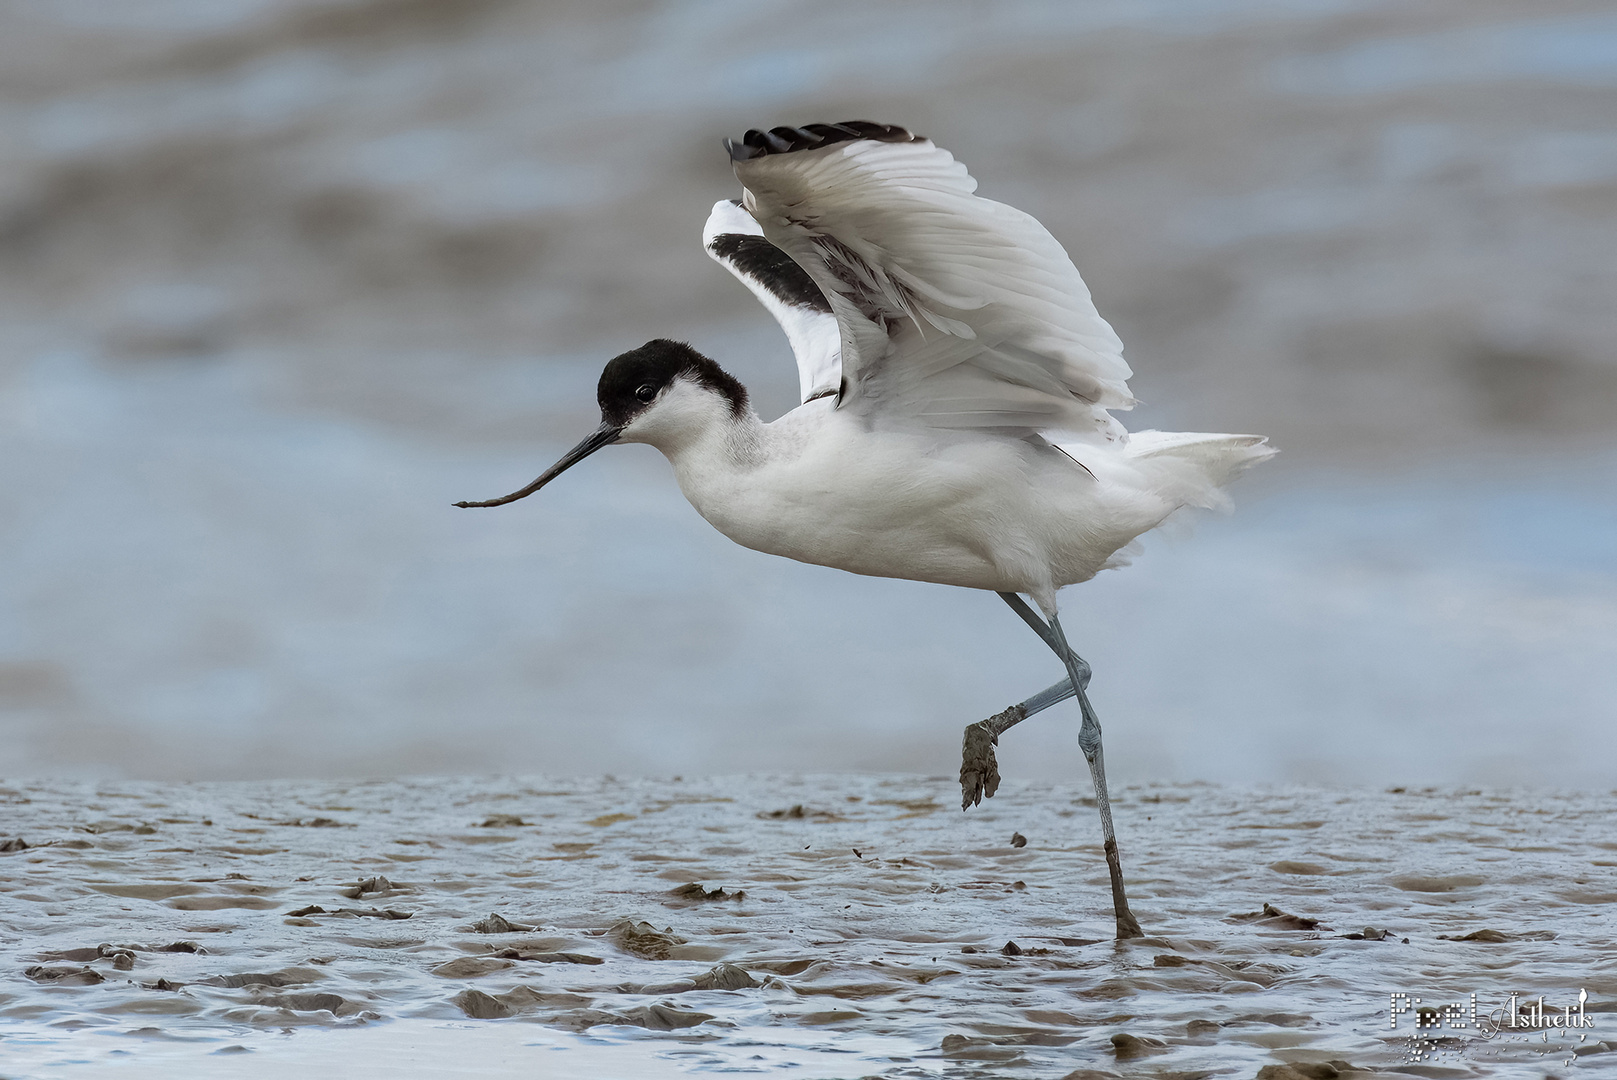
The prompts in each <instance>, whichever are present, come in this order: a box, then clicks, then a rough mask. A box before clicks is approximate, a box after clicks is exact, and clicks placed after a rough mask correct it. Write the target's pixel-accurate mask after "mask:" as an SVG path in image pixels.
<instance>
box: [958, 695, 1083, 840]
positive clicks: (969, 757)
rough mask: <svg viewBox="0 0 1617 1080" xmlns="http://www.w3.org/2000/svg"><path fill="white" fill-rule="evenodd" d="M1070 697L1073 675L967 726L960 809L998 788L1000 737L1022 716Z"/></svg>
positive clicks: (982, 798)
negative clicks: (1019, 702)
mask: <svg viewBox="0 0 1617 1080" xmlns="http://www.w3.org/2000/svg"><path fill="white" fill-rule="evenodd" d="M1070 697H1072V678H1071V677H1070V676H1069V677H1068V678H1065V679H1062V680H1061V681H1060V682H1058V683H1055V684H1053V685H1051V686H1047V687H1045V688H1044V689H1043V690H1040V691H1039V692H1038V693H1037V694H1034V695H1033V696H1032V697H1030V698H1028V699H1027V700H1026V701H1024V702H1022V703H1021V704H1019V705H1012V706H1011V707H1010V708H1008V709H1006V710H1005V711H1004V712H1001V713H995V714H994V715H993V716H990V717H989V718H988V719H987V720H979V721H977V722H976V723H975V724H968V725H967V726H966V734H965V737H964V738H962V739H961V743H960V809H962V810H966V809H969V808H971V807H973V806H976V805H977V804H978V803H980V802H982V801H983V800H984V799H991V798H993V797H994V792H996V791H998V790H999V762H998V761H997V760H995V758H994V747H996V746H998V745H999V737H1000V736H1001V735H1003V734H1005V733H1006V732H1007V731H1009V730H1010V729H1011V728H1013V727H1015V726H1016V725H1017V724H1020V723H1021V722H1022V721H1023V720H1026V719H1027V718H1028V717H1030V716H1032V715H1034V714H1035V713H1041V712H1043V711H1044V710H1046V709H1048V708H1049V707H1050V706H1052V705H1057V704H1060V703H1061V702H1063V701H1066V700H1067V699H1068V698H1070Z"/></svg>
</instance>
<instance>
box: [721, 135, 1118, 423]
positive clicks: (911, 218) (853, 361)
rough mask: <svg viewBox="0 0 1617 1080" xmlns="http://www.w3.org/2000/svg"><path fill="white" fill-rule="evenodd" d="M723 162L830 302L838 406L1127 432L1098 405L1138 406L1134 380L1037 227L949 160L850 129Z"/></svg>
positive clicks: (925, 146) (736, 151) (770, 139)
mask: <svg viewBox="0 0 1617 1080" xmlns="http://www.w3.org/2000/svg"><path fill="white" fill-rule="evenodd" d="M730 155H731V158H732V161H733V163H734V166H735V172H736V176H737V177H738V178H739V179H740V180H741V182H742V184H743V185H745V188H746V192H745V197H744V198H743V200H742V205H743V207H744V208H745V209H746V211H748V213H749V214H750V215H751V217H752V218H753V219H754V220H755V221H756V222H757V224H758V226H759V228H760V230H761V232H762V235H763V237H764V238H765V239H766V240H768V241H769V242H770V243H772V244H773V245H774V246H775V247H777V248H779V249H781V250H782V251H784V252H785V253H786V254H787V255H789V256H790V257H791V258H792V260H793V261H794V262H795V263H796V264H797V265H798V266H800V267H802V268H803V269H804V270H805V271H807V274H808V276H809V277H810V278H811V279H812V280H813V282H814V283H815V284H816V285H817V286H818V287H819V289H820V291H821V293H822V294H823V295H824V296H825V297H826V299H827V300H828V301H829V303H830V307H831V311H832V314H833V315H834V316H835V318H836V322H837V325H838V333H839V339H840V341H839V344H840V368H841V376H842V382H841V386H842V397H841V398H840V400H839V407H842V408H848V407H857V408H863V409H867V410H870V411H872V412H875V413H880V414H882V415H890V416H894V417H898V416H909V417H912V418H913V419H915V420H917V421H919V422H922V423H925V424H927V425H928V426H933V427H940V428H965V429H976V430H999V431H1003V432H1006V433H1017V432H1020V433H1028V434H1031V433H1050V434H1056V433H1059V434H1060V435H1062V436H1068V437H1071V438H1075V439H1077V440H1080V441H1110V440H1116V439H1119V438H1123V437H1124V431H1123V428H1122V425H1120V424H1119V423H1118V422H1117V421H1116V420H1115V419H1113V418H1112V416H1111V415H1110V414H1109V413H1108V412H1107V411H1106V410H1108V409H1126V408H1129V407H1130V406H1132V405H1133V404H1134V398H1133V396H1132V395H1131V394H1130V393H1129V389H1128V383H1127V380H1128V378H1129V375H1130V374H1131V372H1130V371H1129V367H1128V365H1127V364H1126V363H1124V361H1123V356H1122V348H1123V346H1122V342H1121V341H1119V340H1118V337H1117V334H1116V333H1114V332H1113V330H1112V328H1111V327H1110V326H1109V325H1107V323H1106V321H1105V320H1104V319H1102V318H1101V317H1100V315H1099V313H1098V312H1096V310H1095V305H1094V302H1093V301H1092V300H1091V299H1090V295H1089V289H1088V288H1087V287H1086V286H1085V285H1084V281H1083V278H1082V277H1080V276H1079V274H1078V270H1077V268H1076V267H1074V266H1073V264H1072V260H1071V259H1070V258H1068V256H1067V253H1066V251H1065V250H1063V249H1062V247H1061V245H1060V244H1059V243H1058V242H1057V241H1056V239H1055V238H1054V237H1052V236H1051V235H1050V234H1049V232H1048V231H1046V230H1045V228H1044V226H1042V225H1040V224H1039V223H1038V221H1036V220H1035V219H1034V218H1032V217H1031V216H1029V215H1027V214H1024V213H1023V212H1021V211H1020V210H1016V209H1014V208H1012V207H1009V206H1006V205H1004V204H1003V203H997V202H993V201H991V200H988V199H981V198H978V197H977V196H976V195H975V194H974V192H975V191H976V187H977V182H976V181H975V180H973V179H972V178H971V176H970V175H969V174H968V173H967V172H966V169H965V166H963V165H961V164H960V163H959V162H957V161H955V159H954V157H953V156H952V155H950V154H949V153H948V152H947V151H945V150H941V149H939V148H938V147H936V146H934V145H933V144H932V143H931V142H930V141H928V140H926V139H922V138H918V137H916V136H914V135H912V134H910V133H909V132H908V131H905V130H904V129H903V128H897V127H891V126H887V125H882V124H873V123H869V122H868V121H852V122H848V123H843V124H810V125H807V126H806V127H803V128H775V129H773V130H771V131H768V132H760V131H749V132H748V133H747V134H746V136H745V138H743V140H742V141H741V142H740V143H732V144H730ZM755 291H756V290H755ZM765 302H766V303H768V301H767V300H766V301H765ZM788 333H790V330H788ZM801 355H802V354H801V353H799V356H800V358H801Z"/></svg>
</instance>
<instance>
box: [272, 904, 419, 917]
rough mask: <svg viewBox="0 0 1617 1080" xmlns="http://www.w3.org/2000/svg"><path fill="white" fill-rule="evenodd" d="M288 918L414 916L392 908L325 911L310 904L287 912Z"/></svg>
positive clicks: (316, 905) (409, 912) (317, 905)
mask: <svg viewBox="0 0 1617 1080" xmlns="http://www.w3.org/2000/svg"><path fill="white" fill-rule="evenodd" d="M286 914H287V917H288V918H292V919H304V918H308V917H309V916H310V915H335V916H338V917H339V918H347V919H408V918H410V917H411V916H412V915H414V914H415V912H413V911H394V910H393V909H392V908H346V907H345V908H336V909H334V910H332V911H327V910H326V909H325V908H323V907H321V906H320V905H319V904H310V905H308V906H307V907H300V908H298V909H297V910H296V911H288V912H287V913H286Z"/></svg>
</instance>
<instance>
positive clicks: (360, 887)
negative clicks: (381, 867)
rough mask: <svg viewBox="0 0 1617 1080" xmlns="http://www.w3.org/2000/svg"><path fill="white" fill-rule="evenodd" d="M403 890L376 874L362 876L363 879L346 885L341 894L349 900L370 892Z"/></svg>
mask: <svg viewBox="0 0 1617 1080" xmlns="http://www.w3.org/2000/svg"><path fill="white" fill-rule="evenodd" d="M403 891H404V889H403V887H402V886H400V885H395V884H393V882H391V881H389V880H388V879H387V878H385V877H383V876H381V875H380V874H378V875H377V876H375V877H370V878H364V879H363V880H361V881H359V882H356V883H355V884H353V885H350V886H348V887H347V888H345V889H343V890H342V894H343V895H344V896H346V897H348V899H350V900H358V899H359V898H360V897H362V896H367V895H369V894H371V893H395V892H403Z"/></svg>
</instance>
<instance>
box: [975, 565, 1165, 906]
mask: <svg viewBox="0 0 1617 1080" xmlns="http://www.w3.org/2000/svg"><path fill="white" fill-rule="evenodd" d="M999 595H1000V597H1001V598H1002V599H1003V600H1004V601H1005V602H1006V603H1007V604H1009V605H1010V607H1011V610H1012V611H1015V612H1016V614H1017V615H1019V616H1020V617H1021V618H1022V621H1023V622H1025V623H1027V624H1028V626H1029V627H1030V628H1032V630H1033V632H1034V633H1036V634H1038V635H1039V637H1041V638H1042V639H1044V643H1045V644H1046V645H1048V646H1050V649H1051V651H1052V652H1054V653H1055V654H1056V655H1057V656H1058V657H1060V658H1061V661H1062V663H1063V664H1065V665H1066V668H1067V678H1066V679H1065V680H1063V681H1062V682H1061V683H1057V684H1056V685H1055V686H1051V687H1050V688H1049V689H1047V690H1044V691H1042V692H1040V693H1038V694H1035V695H1034V696H1033V697H1031V698H1029V699H1027V700H1026V701H1024V702H1022V703H1021V704H1019V705H1013V706H1011V707H1010V708H1009V709H1006V710H1005V711H1004V712H1002V713H999V714H998V715H996V716H992V717H990V718H989V719H987V720H984V721H982V722H980V723H978V724H973V725H972V726H971V727H968V728H967V729H966V737H965V743H964V746H963V747H962V751H963V752H962V763H961V770H960V783H961V788H962V791H963V793H964V795H965V800H964V804H971V803H975V802H977V801H979V800H980V795H978V797H977V798H973V795H974V793H975V792H974V790H973V789H974V788H975V790H976V792H980V793H981V794H986V795H988V796H992V795H993V794H994V791H995V790H997V789H998V787H999V769H998V767H997V764H996V763H995V762H994V752H993V746H994V745H995V744H996V743H998V741H999V736H1000V735H1001V734H1003V733H1004V732H1005V731H1007V730H1009V729H1010V728H1012V727H1014V726H1015V725H1016V724H1019V723H1021V722H1022V721H1023V720H1025V719H1027V717H1029V716H1032V715H1033V714H1034V713H1035V712H1039V711H1041V710H1042V709H1046V708H1049V707H1050V706H1051V705H1054V704H1055V703H1056V702H1058V701H1064V700H1066V698H1068V697H1070V696H1074V695H1076V696H1077V698H1078V706H1079V709H1080V710H1081V711H1082V713H1083V726H1082V727H1081V728H1079V731H1078V748H1079V749H1080V750H1082V751H1083V753H1084V760H1085V761H1086V762H1088V763H1089V775H1090V779H1091V780H1092V781H1093V782H1094V785H1095V803H1096V805H1097V806H1098V807H1099V809H1100V824H1101V835H1102V837H1103V839H1104V845H1103V849H1102V850H1103V851H1104V852H1105V855H1106V869H1107V873H1108V874H1109V876H1110V877H1111V882H1112V910H1113V914H1114V915H1115V916H1116V918H1117V936H1118V937H1119V938H1136V937H1142V936H1143V934H1142V932H1141V930H1140V924H1139V922H1138V921H1137V920H1136V919H1135V918H1134V913H1133V912H1132V911H1130V910H1129V901H1128V894H1127V893H1126V892H1125V890H1124V887H1123V864H1122V861H1121V859H1120V858H1119V857H1118V852H1117V835H1116V833H1115V832H1114V831H1113V828H1112V802H1111V797H1110V794H1109V793H1108V791H1107V789H1106V759H1105V755H1104V753H1103V752H1102V749H1101V731H1100V719H1099V718H1098V717H1096V715H1095V709H1094V707H1093V706H1092V705H1090V703H1089V695H1088V694H1086V693H1085V692H1084V691H1085V689H1086V688H1087V687H1088V686H1089V678H1090V668H1089V665H1088V664H1087V663H1085V662H1084V660H1083V659H1082V658H1081V657H1079V656H1078V655H1077V654H1076V653H1074V652H1073V651H1072V649H1071V647H1069V646H1068V644H1067V636H1066V634H1065V633H1063V632H1062V629H1061V621H1060V620H1059V619H1057V618H1052V619H1051V620H1050V622H1049V624H1048V625H1046V623H1045V622H1044V620H1043V619H1041V618H1039V616H1038V615H1037V614H1036V613H1035V612H1034V611H1033V609H1032V608H1030V607H1028V605H1027V603H1026V602H1025V601H1023V599H1022V598H1021V597H1020V596H1017V595H1016V594H1015V593H1000V594H999ZM1058 688H1060V689H1058ZM1063 691H1064V692H1063ZM974 751H975V754H974ZM968 766H970V767H971V770H970V771H971V773H972V775H970V776H968ZM968 781H969V783H968ZM962 809H964V805H963V806H962Z"/></svg>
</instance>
